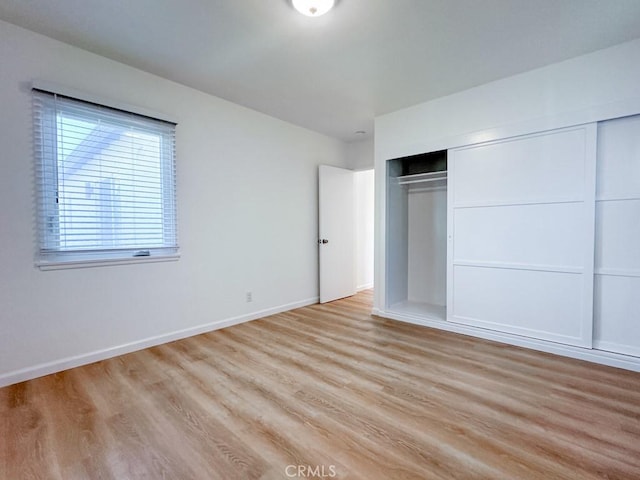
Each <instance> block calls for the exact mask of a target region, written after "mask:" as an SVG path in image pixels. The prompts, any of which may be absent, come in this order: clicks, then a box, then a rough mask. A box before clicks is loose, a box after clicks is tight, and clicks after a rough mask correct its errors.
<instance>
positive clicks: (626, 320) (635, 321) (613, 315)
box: [593, 275, 640, 357]
mask: <svg viewBox="0 0 640 480" xmlns="http://www.w3.org/2000/svg"><path fill="white" fill-rule="evenodd" d="M596 291H597V292H598V295H597V296H596V301H595V312H594V321H595V328H594V339H593V346H594V347H595V348H597V349H600V350H607V351H610V352H617V353H624V354H627V355H635V356H637V357H640V295H638V292H640V277H622V276H617V275H599V276H597V277H596Z"/></svg>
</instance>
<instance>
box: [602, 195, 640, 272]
mask: <svg viewBox="0 0 640 480" xmlns="http://www.w3.org/2000/svg"><path fill="white" fill-rule="evenodd" d="M596 212H597V214H596V217H597V221H596V273H600V272H602V271H608V272H611V271H617V272H620V273H624V272H637V273H638V274H640V199H638V200H624V201H601V202H598V206H597V210H596Z"/></svg>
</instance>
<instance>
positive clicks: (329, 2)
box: [291, 0, 335, 17]
mask: <svg viewBox="0 0 640 480" xmlns="http://www.w3.org/2000/svg"><path fill="white" fill-rule="evenodd" d="M291 3H293V6H294V8H295V9H296V10H298V11H299V12H300V13H301V14H303V15H306V16H308V17H319V16H320V15H324V14H325V13H327V12H328V11H329V10H331V9H332V8H333V5H334V4H335V0H291Z"/></svg>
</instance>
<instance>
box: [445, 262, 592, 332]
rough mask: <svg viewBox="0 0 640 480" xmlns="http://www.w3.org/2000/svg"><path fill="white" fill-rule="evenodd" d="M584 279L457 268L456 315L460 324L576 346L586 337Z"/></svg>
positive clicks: (569, 276) (526, 271) (494, 269)
mask: <svg viewBox="0 0 640 480" xmlns="http://www.w3.org/2000/svg"><path fill="white" fill-rule="evenodd" d="M580 277H581V275H577V274H570V273H558V272H542V271H530V270H510V269H500V268H483V267H467V266H456V267H455V275H454V279H455V281H454V286H453V287H454V292H455V293H454V297H455V302H454V306H453V315H455V316H456V318H457V319H458V321H459V322H461V323H467V324H470V325H475V326H479V327H483V328H490V329H492V330H500V331H503V332H508V333H515V334H518V335H526V336H530V337H536V338H541V339H545V340H552V341H557V342H561V343H569V344H577V343H579V341H580V338H581V336H582V318H581V317H582V315H581V310H582V308H581V307H582V282H581V278H580Z"/></svg>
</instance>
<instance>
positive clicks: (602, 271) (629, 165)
mask: <svg viewBox="0 0 640 480" xmlns="http://www.w3.org/2000/svg"><path fill="white" fill-rule="evenodd" d="M596 209H597V210H596V271H595V273H596V276H595V280H596V283H595V302H594V307H595V311H594V316H595V318H594V323H595V328H594V339H593V346H594V347H595V348H598V349H601V350H608V351H612V352H617V353H624V354H628V355H635V356H640V295H639V293H640V116H634V117H627V118H620V119H616V120H610V121H607V122H602V123H601V124H599V125H598V187H597V202H596Z"/></svg>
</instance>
